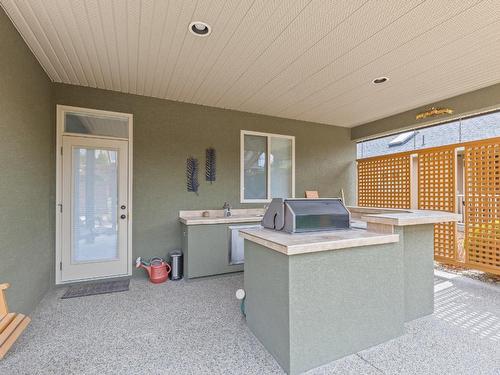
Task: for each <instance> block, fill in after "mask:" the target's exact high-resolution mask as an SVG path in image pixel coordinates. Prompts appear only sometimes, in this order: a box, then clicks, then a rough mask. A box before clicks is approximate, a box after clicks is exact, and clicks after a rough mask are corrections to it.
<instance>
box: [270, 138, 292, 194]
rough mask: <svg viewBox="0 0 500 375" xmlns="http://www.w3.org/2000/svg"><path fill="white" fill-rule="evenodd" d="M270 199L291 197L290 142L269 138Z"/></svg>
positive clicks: (286, 139)
mask: <svg viewBox="0 0 500 375" xmlns="http://www.w3.org/2000/svg"><path fill="white" fill-rule="evenodd" d="M270 159H271V161H270V163H271V197H272V198H290V197H291V196H292V140H291V139H289V138H282V137H271V158H270Z"/></svg>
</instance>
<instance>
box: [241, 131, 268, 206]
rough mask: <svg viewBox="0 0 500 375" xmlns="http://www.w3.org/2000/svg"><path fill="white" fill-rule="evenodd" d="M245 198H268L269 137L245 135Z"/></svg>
mask: <svg viewBox="0 0 500 375" xmlns="http://www.w3.org/2000/svg"><path fill="white" fill-rule="evenodd" d="M244 140H245V142H244V144H245V145H244V147H245V149H244V182H245V185H244V189H245V190H244V193H245V194H244V195H245V199H267V137H262V136H256V135H245V137H244Z"/></svg>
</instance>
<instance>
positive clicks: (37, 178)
mask: <svg viewBox="0 0 500 375" xmlns="http://www.w3.org/2000/svg"><path fill="white" fill-rule="evenodd" d="M0 51H1V53H0V172H1V177H0V178H1V180H0V181H1V182H0V283H2V282H8V283H10V284H11V288H10V289H9V290H8V292H7V297H8V302H9V306H10V308H11V310H13V311H19V312H23V313H29V312H30V311H31V310H32V309H33V307H34V306H35V305H36V304H37V303H38V302H39V301H40V299H41V298H42V297H43V295H44V293H45V292H46V291H47V290H48V289H49V288H50V286H51V285H52V284H53V282H52V276H53V274H54V272H53V269H54V210H53V208H54V181H55V177H54V165H55V161H54V145H53V141H54V129H55V125H54V111H53V105H52V98H51V83H50V81H49V79H48V77H47V76H46V74H45V72H44V71H43V70H42V68H41V67H40V65H39V64H38V62H37V61H36V59H35V58H34V57H33V55H32V53H31V52H30V50H29V49H28V47H27V46H26V44H25V43H24V41H23V40H22V38H21V37H20V35H19V34H18V33H17V31H16V30H15V28H14V26H13V25H12V23H11V22H10V20H9V19H8V18H7V16H6V15H5V13H4V12H3V10H2V9H0Z"/></svg>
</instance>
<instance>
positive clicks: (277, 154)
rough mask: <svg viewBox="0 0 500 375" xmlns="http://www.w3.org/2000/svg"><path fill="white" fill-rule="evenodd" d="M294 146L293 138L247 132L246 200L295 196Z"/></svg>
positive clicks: (245, 149) (245, 135)
mask: <svg viewBox="0 0 500 375" xmlns="http://www.w3.org/2000/svg"><path fill="white" fill-rule="evenodd" d="M293 144H294V138H293V137H288V136H277V135H274V134H250V133H247V134H245V132H243V147H244V149H243V152H242V156H243V159H244V160H243V168H244V170H243V192H242V198H243V199H244V200H245V201H252V200H260V201H267V200H270V199H272V198H290V197H293V173H294V169H293ZM269 178H270V180H269V181H268V179H269Z"/></svg>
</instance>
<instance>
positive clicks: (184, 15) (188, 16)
mask: <svg viewBox="0 0 500 375" xmlns="http://www.w3.org/2000/svg"><path fill="white" fill-rule="evenodd" d="M184 4H185V2H183V6H182V7H181V13H180V16H179V19H182V21H183V22H181V23H179V22H177V27H176V30H175V34H174V36H173V48H172V55H173V56H175V57H174V59H173V60H172V64H170V65H168V66H167V68H166V69H165V72H167V73H166V74H167V77H166V84H165V85H164V90H163V92H162V93H161V94H160V95H161V96H160V97H161V98H165V99H168V98H169V96H168V91H169V86H170V82H171V80H172V76H173V72H174V71H175V68H176V66H177V61H178V59H179V55H180V53H181V51H182V47H183V45H184V41H185V40H186V36H187V30H186V29H184V28H183V27H181V26H179V24H182V25H184V23H185V22H184V21H187V22H186V23H189V22H190V20H192V19H193V13H194V10H195V8H196V6H197V4H198V0H197V1H196V3H195V4H194V7H192V10H190V9H191V8H186V7H185V6H184ZM188 5H191V6H192V2H191V3H188ZM178 34H180V35H178ZM176 36H180V38H176ZM177 41H179V42H177ZM169 60H170V59H169ZM169 62H170V61H169ZM173 100H175V99H173Z"/></svg>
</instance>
